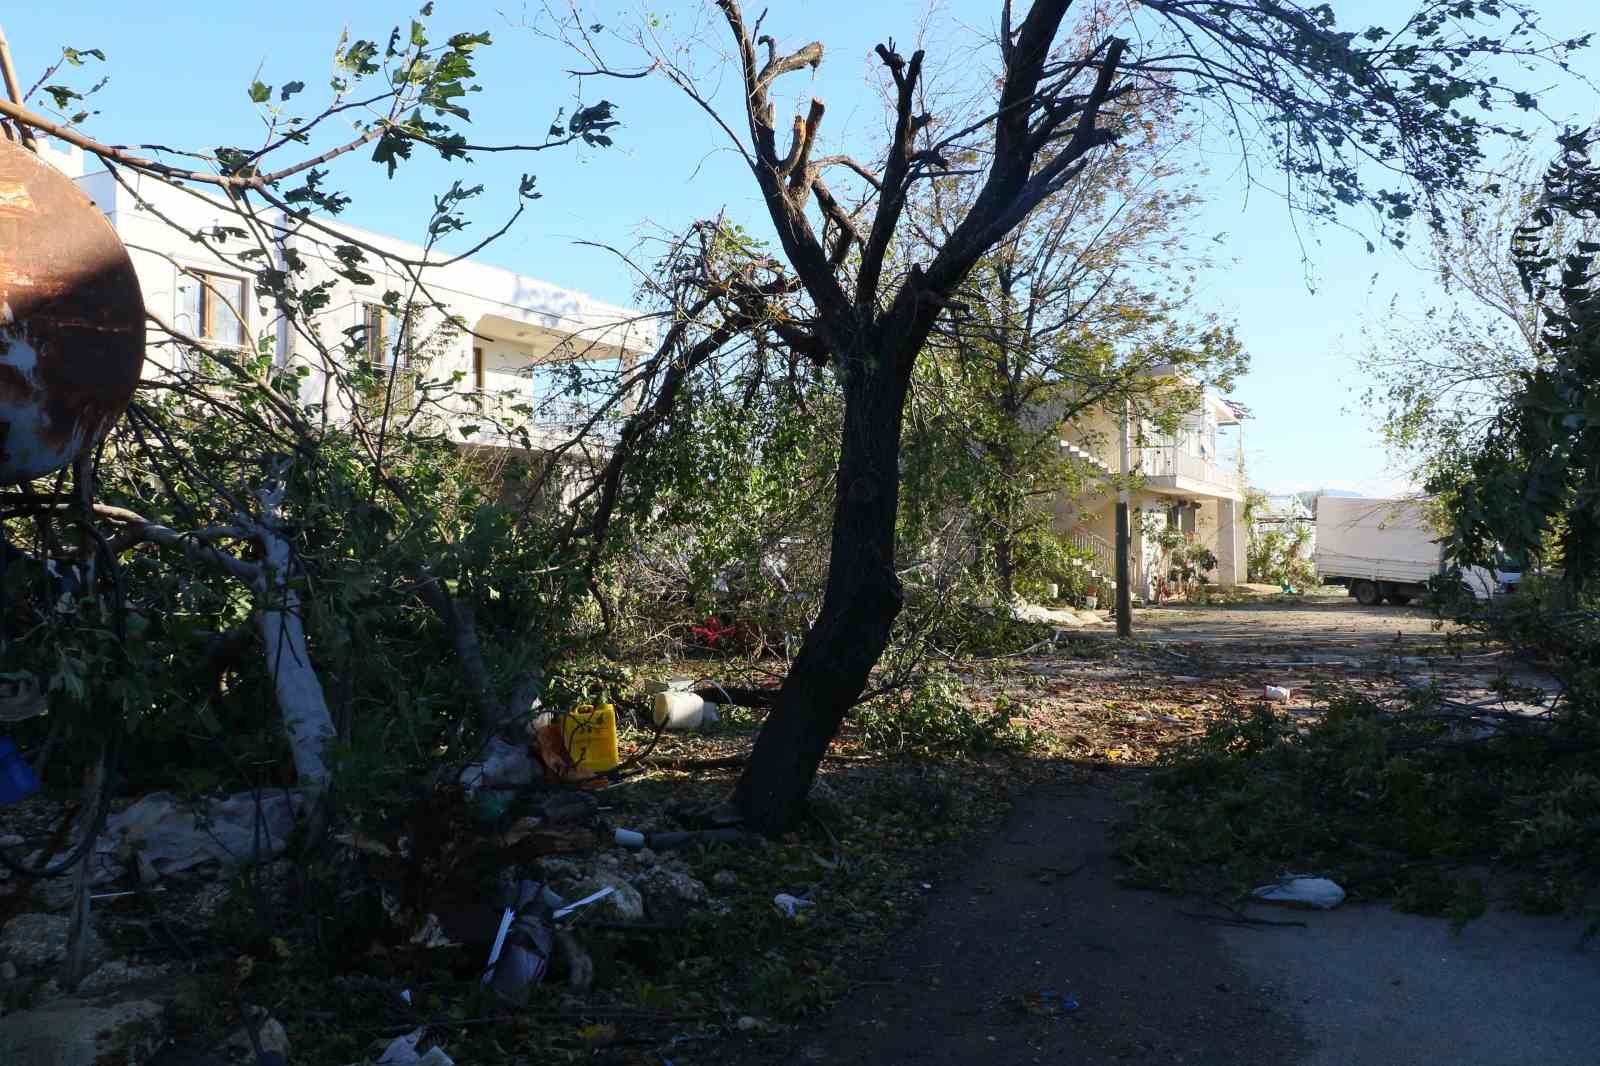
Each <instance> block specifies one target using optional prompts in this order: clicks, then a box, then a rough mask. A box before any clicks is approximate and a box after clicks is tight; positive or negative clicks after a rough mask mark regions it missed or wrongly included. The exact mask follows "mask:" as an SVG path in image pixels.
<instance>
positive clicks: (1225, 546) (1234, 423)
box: [1054, 369, 1249, 601]
mask: <svg viewBox="0 0 1600 1066" xmlns="http://www.w3.org/2000/svg"><path fill="white" fill-rule="evenodd" d="M1151 376H1153V377H1157V378H1170V379H1171V380H1172V381H1173V384H1174V386H1175V387H1183V388H1185V389H1190V390H1197V391H1198V394H1199V395H1198V402H1197V404H1196V406H1195V408H1194V409H1193V410H1191V411H1189V412H1187V413H1186V414H1185V415H1184V416H1183V417H1182V418H1181V419H1180V420H1179V424H1178V427H1177V429H1176V431H1175V432H1173V433H1166V432H1164V431H1162V430H1161V429H1160V428H1159V427H1158V426H1156V425H1155V424H1153V423H1144V424H1142V425H1136V426H1130V427H1129V428H1128V439H1129V444H1130V448H1129V456H1128V469H1129V471H1130V473H1131V474H1132V475H1133V478H1134V480H1136V481H1137V486H1136V487H1135V488H1134V489H1133V490H1132V491H1131V493H1130V496H1131V498H1130V501H1129V502H1130V508H1129V509H1130V513H1129V532H1130V541H1131V543H1130V549H1129V563H1130V570H1131V572H1132V576H1133V589H1132V596H1133V598H1134V599H1136V600H1145V601H1148V600H1150V599H1151V598H1152V597H1153V596H1154V595H1155V592H1156V587H1157V584H1158V581H1159V579H1161V578H1162V577H1163V575H1164V573H1165V571H1166V569H1167V562H1168V560H1167V554H1166V552H1165V551H1164V550H1163V548H1162V547H1161V544H1160V539H1161V537H1162V535H1163V533H1165V532H1166V531H1169V530H1170V531H1176V532H1177V533H1180V534H1182V537H1183V539H1184V540H1185V541H1188V542H1190V543H1198V544H1200V545H1203V546H1204V547H1206V548H1208V549H1209V550H1210V551H1211V552H1212V553H1213V554H1214V555H1215V556H1216V558H1217V565H1216V568H1215V569H1214V570H1212V571H1211V572H1210V573H1209V574H1208V575H1207V579H1208V580H1210V581H1212V582H1213V583H1215V584H1217V585H1219V586H1221V587H1223V588H1227V587H1229V586H1232V585H1235V584H1239V583H1240V582H1243V581H1244V580H1245V579H1246V573H1245V570H1246V547H1247V545H1248V539H1249V538H1248V531H1247V529H1246V527H1245V521H1244V502H1245V488H1244V481H1243V478H1242V476H1241V471H1240V463H1239V436H1238V430H1239V426H1240V423H1241V420H1242V416H1241V411H1240V409H1239V408H1238V407H1236V406H1234V405H1233V404H1232V403H1230V402H1229V401H1228V400H1226V399H1224V398H1223V397H1221V396H1219V395H1217V394H1216V393H1215V392H1214V391H1212V390H1210V389H1206V388H1199V387H1198V386H1197V385H1196V383H1194V382H1190V381H1186V380H1183V379H1181V378H1180V377H1178V376H1176V375H1174V374H1172V373H1171V372H1170V370H1167V369H1162V370H1156V371H1152V372H1151ZM1063 432H1064V433H1065V434H1066V436H1065V437H1064V438H1063V439H1062V441H1061V447H1062V449H1063V450H1064V452H1065V453H1066V454H1067V455H1068V456H1069V457H1071V458H1072V459H1074V460H1076V461H1077V462H1079V463H1081V464H1083V466H1084V467H1085V468H1086V469H1087V470H1088V471H1089V472H1090V473H1091V474H1093V475H1096V476H1094V477H1092V478H1091V479H1090V484H1091V486H1092V487H1091V488H1090V489H1089V490H1088V491H1085V492H1081V493H1076V494H1074V493H1067V492H1063V493H1059V494H1058V495H1057V496H1056V498H1055V521H1054V528H1055V529H1056V531H1057V532H1059V533H1062V534H1064V535H1066V536H1068V537H1069V538H1071V539H1072V540H1073V542H1074V543H1076V544H1077V545H1078V546H1079V547H1081V548H1084V549H1086V550H1088V551H1091V552H1093V553H1094V554H1095V555H1096V556H1097V559H1098V561H1097V563H1096V565H1095V567H1094V572H1095V576H1096V577H1097V578H1098V579H1099V581H1100V583H1101V585H1102V587H1104V588H1106V589H1108V590H1109V589H1110V588H1112V587H1114V582H1113V580H1112V576H1113V572H1114V567H1113V565H1112V559H1113V556H1114V553H1115V548H1114V545H1115V543H1116V541H1115V537H1116V533H1115V530H1116V503H1117V490H1116V476H1117V475H1118V474H1119V472H1120V470H1121V463H1122V454H1121V446H1120V440H1121V437H1122V425H1121V416H1120V412H1118V411H1114V410H1106V409H1102V408H1096V409H1093V410H1091V411H1088V412H1085V413H1084V414H1083V415H1081V416H1079V417H1078V418H1077V419H1075V420H1074V421H1073V422H1072V423H1071V424H1070V425H1068V426H1065V427H1063Z"/></svg>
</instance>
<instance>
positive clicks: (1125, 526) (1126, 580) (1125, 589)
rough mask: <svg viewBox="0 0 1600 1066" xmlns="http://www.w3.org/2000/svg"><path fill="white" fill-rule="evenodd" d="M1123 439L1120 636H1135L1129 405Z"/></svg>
mask: <svg viewBox="0 0 1600 1066" xmlns="http://www.w3.org/2000/svg"><path fill="white" fill-rule="evenodd" d="M1117 435H1118V436H1119V437H1121V438H1122V481H1121V483H1120V484H1119V485H1118V488H1117V636H1119V637H1129V636H1132V635H1133V600H1132V598H1131V597H1132V595H1133V576H1132V573H1131V571H1132V567H1131V566H1129V565H1128V564H1129V559H1128V554H1129V548H1130V547H1131V546H1132V545H1131V541H1132V539H1133V531H1132V529H1131V528H1130V524H1129V521H1128V520H1129V517H1130V516H1129V514H1128V508H1129V504H1130V500H1129V496H1128V473H1129V471H1128V401H1127V399H1126V398H1124V399H1123V401H1122V424H1121V427H1120V429H1119V432H1118V434H1117Z"/></svg>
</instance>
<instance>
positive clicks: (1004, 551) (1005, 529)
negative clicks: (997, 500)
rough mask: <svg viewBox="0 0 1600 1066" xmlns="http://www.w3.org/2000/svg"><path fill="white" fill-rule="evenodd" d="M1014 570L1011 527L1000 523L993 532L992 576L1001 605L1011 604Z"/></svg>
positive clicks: (1015, 567)
mask: <svg viewBox="0 0 1600 1066" xmlns="http://www.w3.org/2000/svg"><path fill="white" fill-rule="evenodd" d="M1016 569H1017V566H1016V561H1015V559H1014V558H1013V557H1012V554H1011V525H1010V523H1009V522H1001V523H999V524H998V527H997V528H996V529H995V531H994V576H995V584H996V586H997V588H998V590H999V593H1000V602H1001V603H1003V604H1010V602H1011V596H1012V592H1013V590H1014V588H1015V583H1014V578H1015V575H1016Z"/></svg>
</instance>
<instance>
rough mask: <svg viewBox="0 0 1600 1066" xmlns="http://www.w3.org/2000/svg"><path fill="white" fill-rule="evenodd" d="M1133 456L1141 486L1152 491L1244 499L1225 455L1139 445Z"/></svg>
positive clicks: (1232, 465) (1233, 467) (1232, 467)
mask: <svg viewBox="0 0 1600 1066" xmlns="http://www.w3.org/2000/svg"><path fill="white" fill-rule="evenodd" d="M1135 455H1136V456H1137V459H1138V463H1139V470H1138V472H1139V474H1141V475H1142V476H1143V477H1144V487H1145V488H1147V489H1149V490H1150V491H1152V492H1160V493H1171V494H1173V495H1182V496H1217V497H1221V498H1224V499H1229V500H1242V499H1244V490H1243V489H1242V488H1241V487H1240V484H1239V474H1238V471H1237V464H1236V463H1235V462H1231V461H1229V460H1228V459H1226V458H1221V459H1220V460H1219V459H1207V458H1203V457H1202V456H1198V455H1195V454H1193V453H1192V452H1188V451H1185V450H1183V449H1181V448H1178V447H1175V446H1172V445H1163V446H1160V447H1147V448H1139V449H1138V450H1137V451H1136V452H1135Z"/></svg>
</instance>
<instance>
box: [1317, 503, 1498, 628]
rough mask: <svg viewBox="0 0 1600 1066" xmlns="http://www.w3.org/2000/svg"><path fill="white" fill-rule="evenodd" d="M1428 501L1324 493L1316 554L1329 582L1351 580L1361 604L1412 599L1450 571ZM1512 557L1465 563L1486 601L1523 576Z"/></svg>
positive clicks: (1468, 579) (1464, 571)
mask: <svg viewBox="0 0 1600 1066" xmlns="http://www.w3.org/2000/svg"><path fill="white" fill-rule="evenodd" d="M1426 503H1427V501H1426V500H1378V499H1368V498H1364V497H1356V496H1318V497H1317V505H1316V523H1317V542H1316V543H1317V548H1316V551H1315V552H1314V553H1313V554H1312V557H1311V558H1312V562H1314V563H1315V564H1316V567H1317V575H1318V576H1319V577H1320V578H1321V580H1322V582H1323V583H1324V584H1328V585H1345V586H1347V587H1348V588H1349V590H1350V595H1352V596H1354V597H1355V598H1356V599H1357V600H1359V601H1360V602H1361V603H1363V604H1365V605H1367V606H1371V605H1373V604H1376V603H1380V602H1387V603H1393V604H1406V603H1410V602H1411V601H1412V600H1413V599H1416V598H1418V597H1420V596H1422V595H1423V594H1424V593H1425V592H1427V591H1428V589H1429V587H1430V584H1432V583H1434V582H1436V581H1437V580H1439V579H1440V578H1442V577H1443V576H1444V575H1446V574H1447V573H1448V572H1449V570H1450V561H1449V560H1447V559H1446V558H1445V555H1444V549H1443V547H1442V545H1441V537H1440V535H1439V533H1438V531H1437V530H1436V529H1435V528H1434V527H1433V525H1432V524H1431V523H1430V522H1429V521H1428V518H1427V514H1426ZM1521 577H1522V575H1521V573H1520V571H1519V570H1517V569H1514V568H1513V567H1512V564H1511V561H1510V560H1506V559H1502V560H1501V562H1500V565H1499V566H1497V567H1496V568H1495V569H1493V570H1490V569H1486V568H1483V567H1478V566H1469V567H1462V568H1461V570H1460V578H1461V581H1462V583H1463V584H1464V585H1465V586H1466V587H1467V589H1468V590H1470V591H1471V593H1472V594H1473V595H1474V596H1475V597H1477V598H1478V599H1480V600H1487V599H1491V598H1493V597H1495V596H1499V595H1504V594H1506V593H1509V592H1511V591H1512V590H1513V589H1515V587H1516V584H1517V582H1518V581H1519V580H1521Z"/></svg>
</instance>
